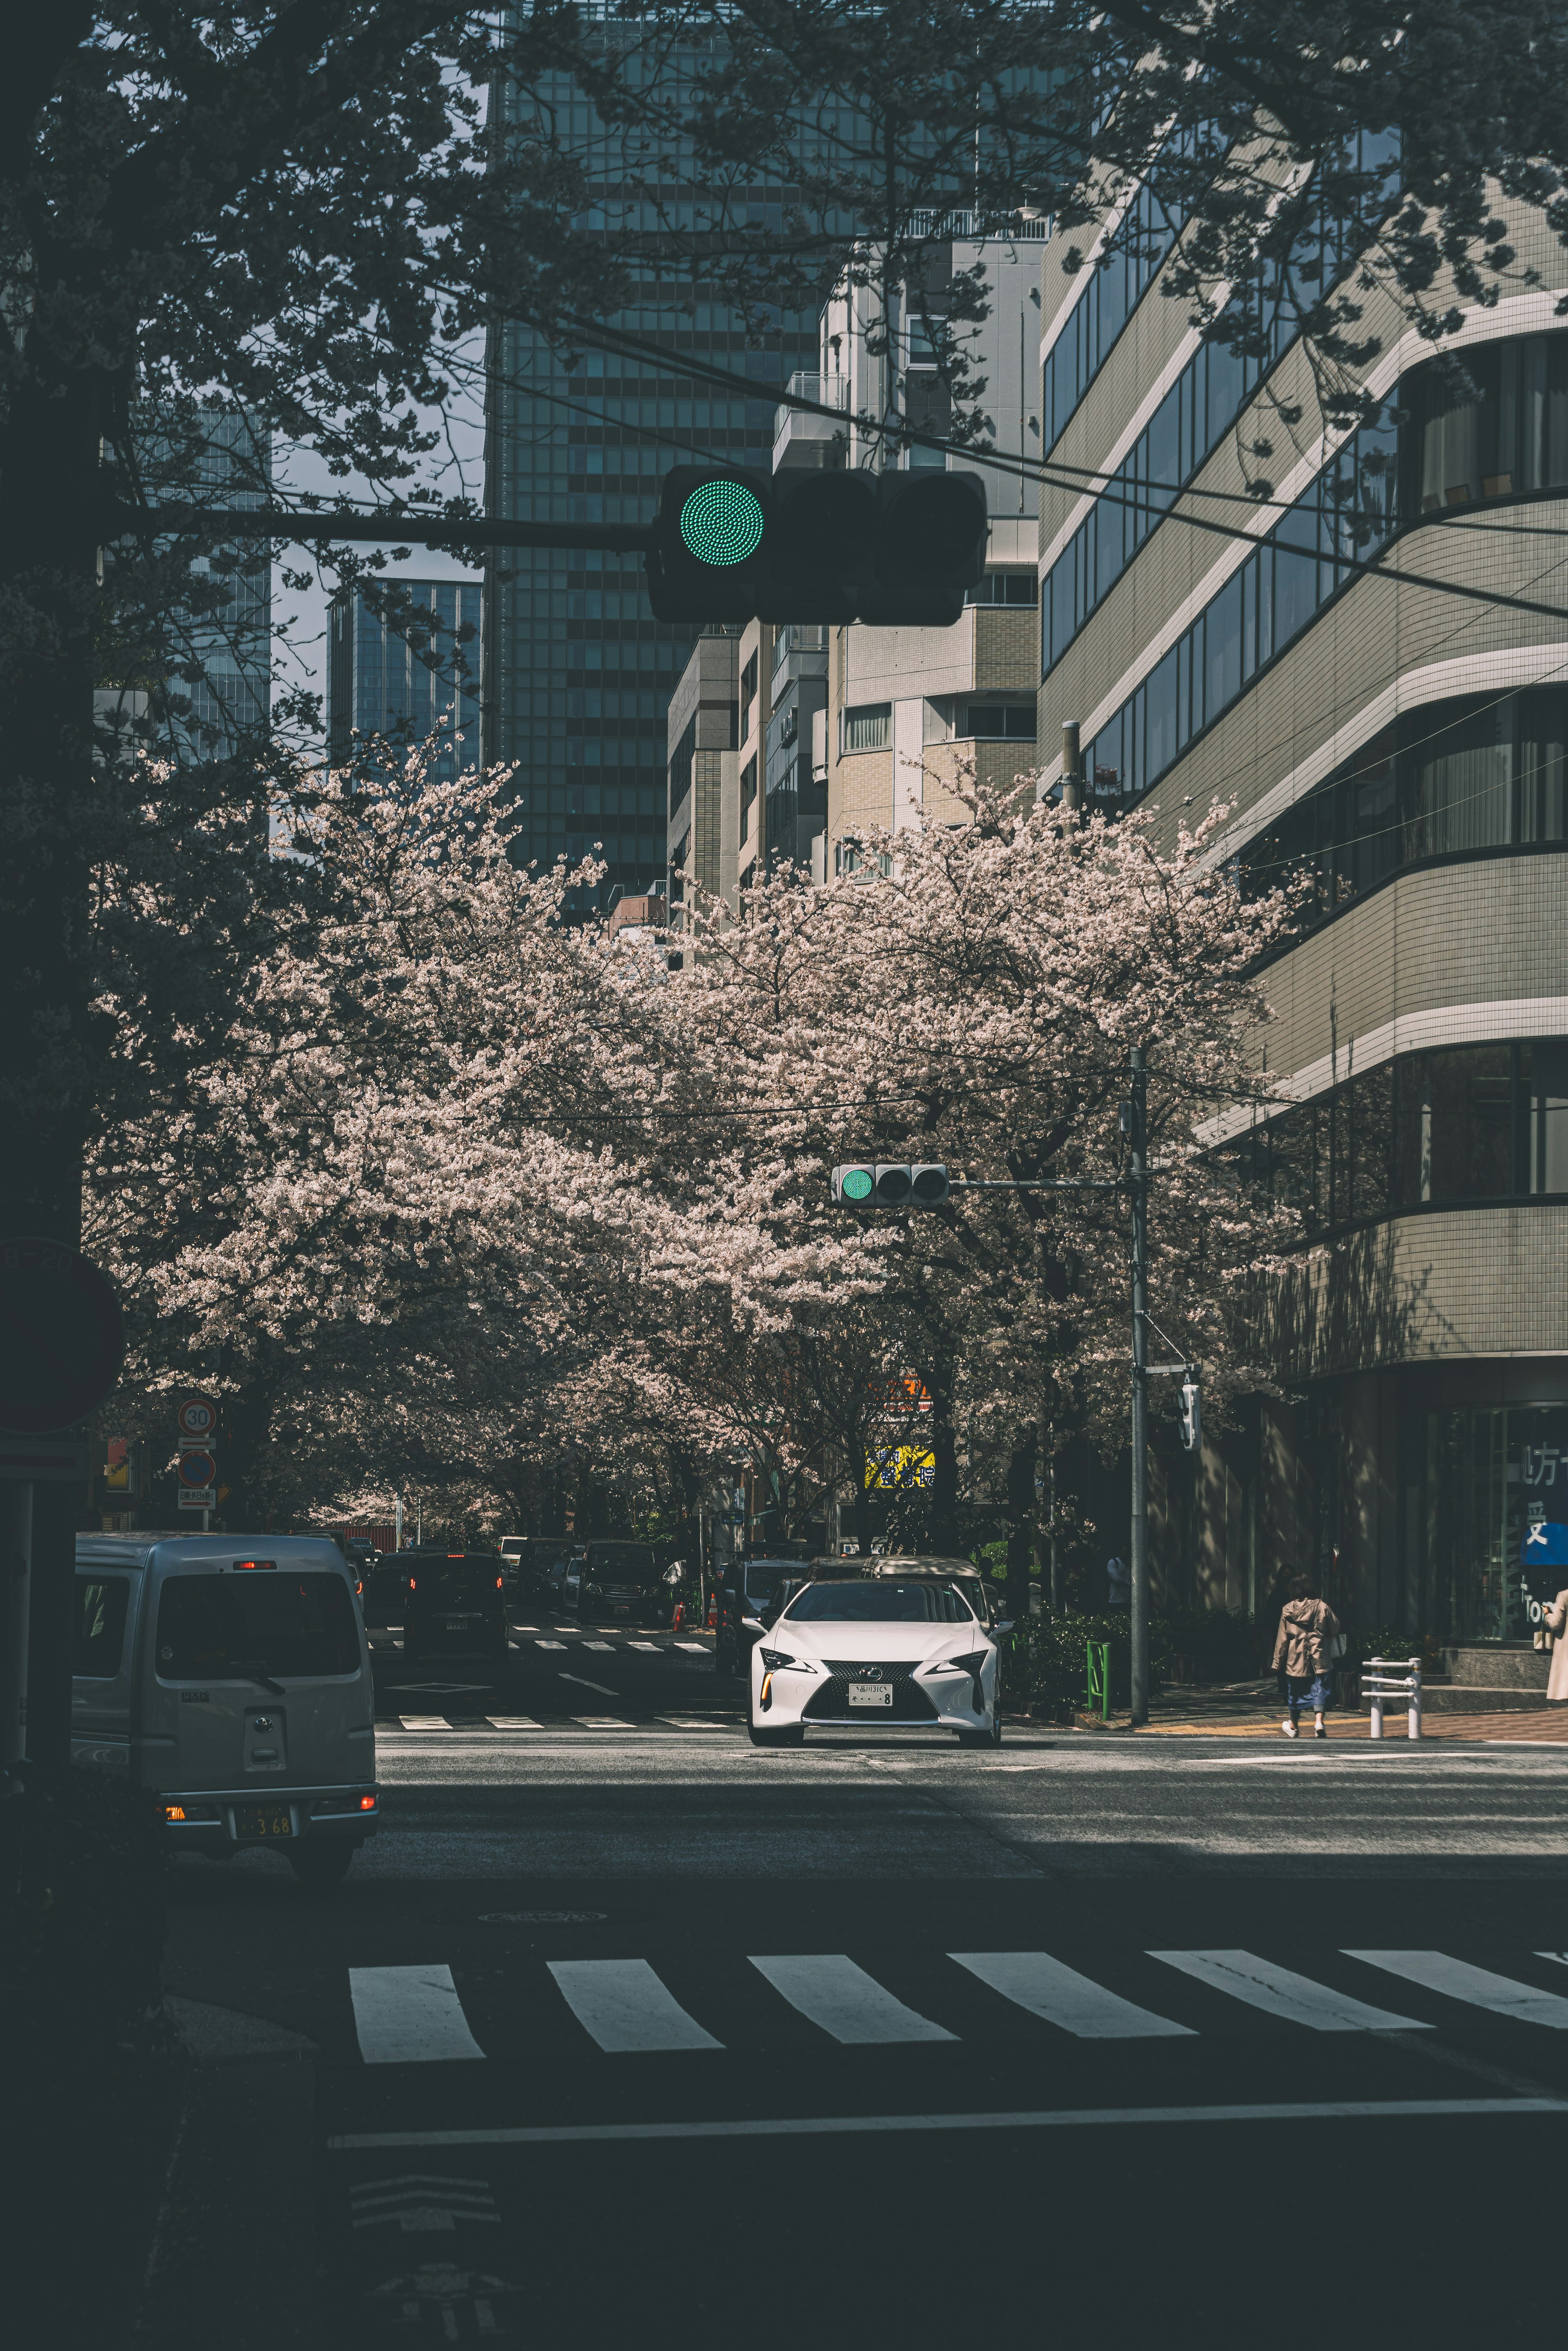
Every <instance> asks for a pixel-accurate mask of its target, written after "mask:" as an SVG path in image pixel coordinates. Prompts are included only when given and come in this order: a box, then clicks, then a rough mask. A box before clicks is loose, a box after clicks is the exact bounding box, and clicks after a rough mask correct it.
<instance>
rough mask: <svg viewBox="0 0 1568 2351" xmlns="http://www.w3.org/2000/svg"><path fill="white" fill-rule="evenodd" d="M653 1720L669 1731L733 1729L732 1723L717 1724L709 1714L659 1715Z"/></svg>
mask: <svg viewBox="0 0 1568 2351" xmlns="http://www.w3.org/2000/svg"><path fill="white" fill-rule="evenodd" d="M655 1719H656V1720H657V1721H659V1722H663V1723H665V1724H667V1725H668V1727H669V1729H671V1730H730V1729H734V1728H735V1726H734V1725H733V1724H732V1723H727V1722H719V1721H718V1720H716V1718H715V1717H714V1716H713V1715H711V1714H704V1715H694V1714H661V1715H658V1716H657V1717H655Z"/></svg>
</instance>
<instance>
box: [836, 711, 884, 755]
mask: <svg viewBox="0 0 1568 2351" xmlns="http://www.w3.org/2000/svg"><path fill="white" fill-rule="evenodd" d="M843 728H844V749H845V750H846V751H885V750H887V749H888V748H889V747H891V745H892V742H893V705H892V703H891V702H862V703H858V704H856V705H854V707H853V708H852V709H848V710H846V711H845V712H844V716H843Z"/></svg>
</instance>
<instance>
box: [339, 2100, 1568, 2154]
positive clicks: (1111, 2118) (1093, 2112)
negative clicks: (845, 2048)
mask: <svg viewBox="0 0 1568 2351" xmlns="http://www.w3.org/2000/svg"><path fill="white" fill-rule="evenodd" d="M1440 2115H1463V2116H1467V2117H1470V2118H1473V2117H1474V2116H1477V2115H1508V2116H1520V2115H1568V2098H1335V2099H1322V2100H1320V2101H1316V2102H1309V2101H1307V2100H1301V2101H1298V2102H1295V2103H1293V2104H1291V2105H1272V2106H1264V2105H1256V2106H1064V2107H1060V2108H1058V2109H1057V2110H1056V2111H1055V2112H1052V2113H1045V2114H1004V2115H816V2116H804V2117H796V2116H789V2117H780V2118H778V2119H775V2120H770V2121H766V2122H764V2121H750V2122H727V2123H554V2124H551V2123H541V2124H535V2125H531V2126H522V2127H512V2128H506V2127H503V2128H500V2129H476V2130H423V2131H347V2132H345V2133H344V2134H343V2135H342V2136H341V2137H339V2138H329V2140H328V2141H327V2146H328V2147H329V2150H330V2151H331V2152H332V2153H333V2154H335V2155H337V2154H346V2153H349V2152H351V2151H352V2152H360V2151H368V2150H370V2149H371V2148H382V2147H570V2146H573V2145H581V2144H583V2143H584V2142H587V2143H588V2144H590V2145H592V2144H595V2143H598V2144H601V2145H602V2144H603V2143H605V2142H607V2141H613V2140H616V2139H671V2138H677V2139H678V2138H698V2139H701V2138H810V2137H828V2136H830V2135H837V2134H843V2135H846V2136H851V2135H853V2134H855V2133H858V2132H862V2131H878V2132H881V2131H995V2130H1082V2129H1086V2128H1087V2129H1092V2128H1096V2127H1099V2126H1103V2125H1115V2124H1118V2123H1122V2124H1126V2123H1134V2124H1143V2123H1270V2124H1278V2123H1312V2122H1407V2121H1412V2120H1422V2121H1425V2120H1428V2119H1430V2118H1432V2117H1434V2116H1440Z"/></svg>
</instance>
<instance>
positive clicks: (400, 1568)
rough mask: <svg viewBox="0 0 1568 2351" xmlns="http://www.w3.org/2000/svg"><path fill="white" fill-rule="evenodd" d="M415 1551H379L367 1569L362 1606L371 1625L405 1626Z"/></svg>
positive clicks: (366, 1619) (361, 1599)
mask: <svg viewBox="0 0 1568 2351" xmlns="http://www.w3.org/2000/svg"><path fill="white" fill-rule="evenodd" d="M412 1558H413V1552H406V1551H383V1552H377V1554H376V1556H375V1558H374V1560H373V1561H372V1562H371V1564H370V1566H369V1567H368V1568H367V1569H366V1570H365V1573H364V1582H363V1590H362V1592H361V1598H360V1605H361V1608H362V1609H363V1611H364V1618H365V1623H366V1624H367V1625H382V1626H385V1625H401V1624H402V1621H403V1616H404V1614H405V1612H406V1610H407V1607H408V1574H409V1571H408V1566H407V1562H408V1561H409V1560H410V1559H412Z"/></svg>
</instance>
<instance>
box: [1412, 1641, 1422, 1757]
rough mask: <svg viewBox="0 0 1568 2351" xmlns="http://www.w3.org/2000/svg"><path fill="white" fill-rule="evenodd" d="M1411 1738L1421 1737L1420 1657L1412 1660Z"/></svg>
mask: <svg viewBox="0 0 1568 2351" xmlns="http://www.w3.org/2000/svg"><path fill="white" fill-rule="evenodd" d="M1410 1736H1411V1738H1412V1739H1419V1738H1420V1736H1421V1660H1420V1658H1419V1657H1412V1658H1411V1660H1410Z"/></svg>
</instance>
